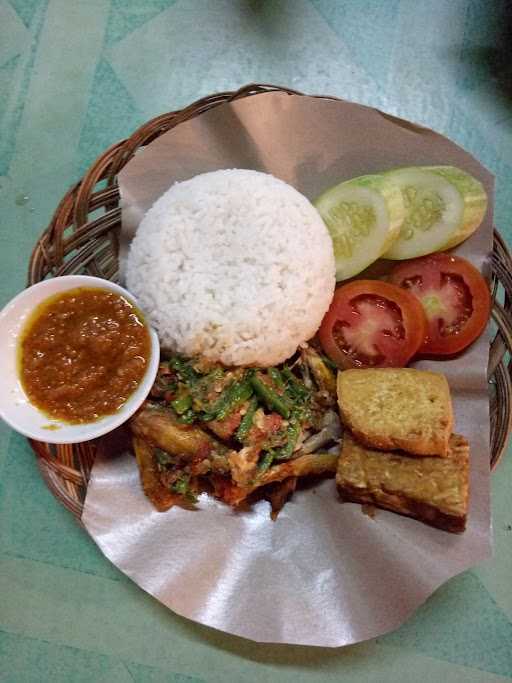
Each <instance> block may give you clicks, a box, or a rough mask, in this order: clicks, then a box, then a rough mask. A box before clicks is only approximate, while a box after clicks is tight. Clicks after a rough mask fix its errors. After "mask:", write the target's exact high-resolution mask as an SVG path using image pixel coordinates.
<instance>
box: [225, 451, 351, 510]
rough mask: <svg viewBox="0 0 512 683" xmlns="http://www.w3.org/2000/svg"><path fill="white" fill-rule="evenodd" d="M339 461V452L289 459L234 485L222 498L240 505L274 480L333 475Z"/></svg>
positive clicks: (311, 454) (312, 454) (232, 503)
mask: <svg viewBox="0 0 512 683" xmlns="http://www.w3.org/2000/svg"><path fill="white" fill-rule="evenodd" d="M337 463H338V454H337V453H308V454H307V455H300V456H299V457H298V458H294V459H293V460H287V461H285V462H283V463H281V464H279V465H274V466H273V467H270V468H269V469H268V470H266V471H265V472H262V473H261V474H260V475H259V476H257V477H256V479H255V480H254V481H253V482H252V483H251V484H250V485H248V486H237V485H236V484H235V485H233V487H232V488H230V490H229V496H228V497H227V498H222V500H225V502H227V503H229V504H230V505H234V506H236V505H239V504H240V503H241V502H242V501H243V500H245V498H247V496H249V495H250V494H251V493H252V492H253V491H256V489H258V488H260V487H261V486H266V485H267V484H271V483H273V482H281V481H283V480H284V479H288V478H289V477H307V476H311V477H318V476H325V475H327V476H328V475H333V474H334V473H335V472H336V467H337Z"/></svg>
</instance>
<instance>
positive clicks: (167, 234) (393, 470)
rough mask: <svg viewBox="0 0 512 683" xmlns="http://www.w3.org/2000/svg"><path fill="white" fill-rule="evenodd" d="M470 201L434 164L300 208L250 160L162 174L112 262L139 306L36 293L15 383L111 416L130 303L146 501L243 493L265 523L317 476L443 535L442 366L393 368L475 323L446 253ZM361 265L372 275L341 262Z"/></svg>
mask: <svg viewBox="0 0 512 683" xmlns="http://www.w3.org/2000/svg"><path fill="white" fill-rule="evenodd" d="M486 207H487V197H486V194H485V191H484V189H483V187H482V185H481V183H480V182H479V181H477V180H476V179H475V178H473V177H472V176H470V175H468V174H467V173H466V172H464V171H462V170H460V169H457V168H454V167H450V166H428V167H415V168H401V169H394V170H391V171H389V170H388V171H385V172H383V173H382V174H372V175H367V176H363V177H359V178H355V179H352V180H349V181H345V182H342V183H340V184H338V185H336V186H335V187H333V188H331V189H330V190H327V191H326V192H324V193H323V194H322V195H321V196H320V197H319V198H318V199H317V200H316V201H315V202H314V203H313V204H312V203H310V202H309V200H308V199H307V198H306V197H304V196H303V195H302V194H300V193H299V192H298V191H296V190H295V189H294V188H292V187H291V186H290V185H287V184H286V183H284V182H283V181H281V180H278V179H277V178H275V177H273V176H271V175H269V174H265V173H260V172H256V171H251V170H242V169H232V170H223V171H215V172H211V173H205V174H202V175H199V176H195V177H194V178H191V179H190V180H187V181H184V182H181V183H176V184H174V185H173V186H172V187H171V188H170V189H169V190H168V191H167V192H166V193H165V194H164V195H162V197H160V199H158V200H157V201H156V203H155V204H154V205H153V207H152V208H151V209H150V210H149V211H148V212H147V214H146V216H145V217H144V219H143V220H142V222H141V224H140V225H139V228H138V230H137V233H136V236H135V238H134V240H133V242H132V244H131V248H130V252H129V255H128V259H127V264H126V280H127V286H128V289H129V291H130V292H131V293H133V295H134V296H135V297H136V298H137V302H138V304H137V305H140V309H141V311H143V312H144V315H143V314H142V313H140V311H139V310H138V309H137V308H136V307H134V306H133V305H132V304H131V303H130V302H128V301H126V300H123V298H122V297H119V296H115V295H113V294H112V293H110V294H109V293H108V292H101V291H100V290H98V289H94V288H90V289H87V288H83V289H80V290H72V291H70V292H67V293H65V294H61V295H59V296H58V297H55V298H53V299H50V300H48V301H46V302H45V303H44V305H41V307H40V308H39V309H38V310H37V311H36V313H34V315H33V317H32V318H31V319H30V320H29V322H28V323H27V324H26V326H25V329H24V332H23V334H22V335H21V337H20V339H21V341H20V366H19V367H20V370H19V372H20V377H21V380H22V384H23V386H24V388H25V392H26V394H27V396H28V398H29V400H30V401H33V402H34V404H35V405H37V406H38V407H39V408H40V409H41V410H42V411H44V412H45V413H46V414H47V415H48V416H49V417H54V418H58V419H61V420H64V421H69V422H80V421H83V422H90V421H93V420H95V419H98V418H100V417H102V416H104V415H108V414H111V413H114V412H115V411H117V410H119V409H120V408H121V407H122V406H123V404H125V402H126V401H127V400H128V398H129V396H130V394H131V393H133V392H134V391H135V390H136V389H137V387H138V386H139V385H140V383H141V381H142V379H143V377H144V374H145V372H146V368H147V364H148V359H149V356H150V346H149V337H148V332H147V329H146V327H145V319H144V316H146V319H147V320H148V321H149V322H150V323H151V325H152V326H153V327H154V329H155V330H156V332H157V334H158V337H159V341H160V346H161V358H160V365H159V369H158V373H157V376H156V379H155V381H154V384H153V387H152V389H151V391H150V394H149V396H148V397H147V399H146V401H145V402H144V403H143V405H142V406H141V407H140V409H139V410H138V411H137V412H136V414H135V415H134V416H133V417H132V418H131V419H130V421H129V427H130V430H131V435H132V443H133V449H134V453H135V456H136V459H137V463H138V466H139V470H140V479H141V484H142V488H143V490H144V492H145V494H146V495H147V497H148V498H149V499H150V501H151V502H152V503H153V505H154V507H155V508H156V509H157V510H159V511H166V510H168V509H169V508H171V507H172V506H174V505H179V506H181V507H183V508H192V507H194V506H195V504H196V502H197V501H198V499H199V497H200V496H202V495H211V496H214V497H215V498H217V499H218V500H221V501H223V502H224V503H226V504H228V505H231V506H233V507H236V508H241V507H243V506H244V505H249V504H251V502H253V501H254V500H256V499H258V498H259V499H261V498H263V499H266V500H268V501H269V502H270V504H271V515H272V518H273V519H275V518H276V517H277V515H278V513H279V511H280V510H281V509H282V508H283V506H284V504H285V503H286V501H287V500H288V499H289V498H290V497H291V496H292V495H293V492H294V491H295V489H296V488H297V487H298V486H300V485H301V482H304V481H307V480H310V479H311V478H316V477H335V479H336V486H337V489H338V492H339V495H340V497H341V499H342V500H343V501H351V502H359V503H363V504H365V505H372V506H375V507H381V508H385V509H387V510H391V511H393V512H397V513H400V514H403V515H407V516H410V517H414V518H416V519H418V520H420V521H423V522H425V523H428V524H430V525H433V526H436V527H439V528H441V529H444V530H446V531H452V532H461V531H463V530H464V528H465V524H466V518H467V510H468V495H469V490H468V487H469V484H468V482H469V474H468V473H469V444H468V443H467V441H466V440H465V439H464V437H463V436H460V435H457V434H454V433H453V422H454V420H453V409H452V403H451V397H450V389H449V386H448V383H447V381H446V379H445V377H444V375H443V374H442V365H441V364H440V365H439V372H427V371H423V370H416V369H413V368H407V367H406V366H407V365H408V364H409V363H410V362H411V361H412V360H415V359H417V358H421V357H429V358H446V357H452V356H453V355H454V354H458V353H460V352H461V351H463V350H464V349H465V348H466V347H468V346H469V345H470V344H472V343H473V342H474V341H475V340H476V339H477V337H478V336H479V335H480V334H481V332H482V331H483V329H484V328H485V326H486V324H487V321H488V318H489V312H490V305H491V299H490V293H489V289H488V285H487V283H486V281H485V280H484V278H483V277H482V276H481V274H480V273H479V271H478V270H477V269H476V268H475V267H474V266H473V265H472V264H471V263H469V262H468V261H466V260H465V259H462V258H460V257H458V256H455V255H453V254H451V253H450V252H449V251H448V250H449V249H451V248H453V247H454V246H456V245H458V244H460V243H461V242H462V241H463V240H465V239H466V238H467V237H469V236H470V235H471V234H472V233H473V232H474V231H475V230H476V229H477V228H478V226H479V225H480V223H481V222H482V220H483V217H484V214H485V211H486ZM377 259H385V260H386V262H387V266H386V267H385V268H384V269H383V271H382V272H384V273H385V274H384V275H381V276H380V277H379V278H377V279H376V278H371V277H369V276H367V275H364V274H363V275H361V276H360V273H362V271H363V270H365V269H366V268H367V267H368V266H370V265H371V264H372V263H373V262H375V261H376V260H377ZM393 262H394V263H393Z"/></svg>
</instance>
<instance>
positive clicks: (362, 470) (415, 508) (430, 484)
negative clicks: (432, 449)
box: [336, 433, 469, 532]
mask: <svg viewBox="0 0 512 683" xmlns="http://www.w3.org/2000/svg"><path fill="white" fill-rule="evenodd" d="M336 486H337V488H338V492H339V494H340V497H341V499H342V500H344V501H351V502H354V503H363V504H364V503H366V504H371V505H375V506H377V507H381V508H385V509H387V510H391V511H392V512H398V513H400V514H402V515H407V516H409V517H414V518H415V519H418V520H420V521H422V522H425V523H426V524H430V525H431V526H435V527H438V528H440V529H444V530H445V531H452V532H461V531H464V529H465V526H466V516H467V509H468V491H469V445H468V442H467V441H466V440H465V439H464V437H462V436H458V435H457V434H452V436H451V437H450V442H449V449H448V456H447V457H446V458H437V457H422V458H418V457H414V456H411V455H410V454H406V453H403V452H398V451H397V452H393V453H384V452H382V451H377V450H371V449H369V448H366V447H365V446H362V445H361V444H359V443H357V441H355V440H354V438H353V437H352V436H351V435H350V434H348V433H346V434H345V437H344V440H343V447H342V450H341V454H340V458H339V461H338V469H337V473H336Z"/></svg>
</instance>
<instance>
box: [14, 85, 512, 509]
mask: <svg viewBox="0 0 512 683" xmlns="http://www.w3.org/2000/svg"><path fill="white" fill-rule="evenodd" d="M269 91H283V92H287V93H289V94H296V95H300V94H301V93H297V92H296V91H293V90H289V89H287V88H279V87H276V86H272V85H248V86H246V87H244V88H241V89H240V90H238V91H236V92H224V93H218V94H216V95H210V96H209V97H204V98H203V99H200V100H198V101H197V102H194V103H193V104H191V105H190V106H188V107H186V108H185V109H181V110H179V111H173V112H169V113H168V114H163V115H161V116H158V117H156V118H154V119H152V120H151V121H149V122H148V123H146V124H144V125H143V126H141V128H139V129H138V130H137V131H136V132H135V133H134V134H133V135H132V136H131V137H130V138H128V139H127V140H123V141H121V142H118V143H117V144H115V145H113V146H112V147H110V148H109V149H108V150H107V151H106V152H105V153H104V154H102V155H101V156H100V157H99V158H98V159H97V160H96V161H95V163H94V164H93V165H92V166H91V168H90V169H89V170H88V171H87V173H86V174H85V176H84V177H83V178H82V180H80V182H78V183H77V184H76V185H75V186H74V187H73V188H71V189H70V190H69V192H68V193H67V194H66V195H65V197H64V198H63V199H62V201H61V203H60V204H59V206H58V207H57V210H56V212H55V215H54V216H53V219H52V221H51V223H50V225H49V226H48V228H47V229H46V230H45V232H44V233H43V234H42V236H41V237H40V239H39V240H38V242H37V244H36V246H35V249H34V251H33V254H32V258H31V260H30V267H29V274H28V284H29V285H32V284H34V283H36V282H39V281H40V280H44V279H45V278H48V277H58V276H60V275H71V274H77V273H84V274H89V275H96V276H97V277H102V278H106V279H109V280H116V279H117V276H118V268H117V266H118V262H117V236H118V231H119V228H120V225H121V210H120V208H119V192H118V187H117V174H118V173H119V171H120V170H121V169H122V168H123V167H124V166H125V164H126V163H127V162H128V161H129V160H130V159H131V157H132V156H133V155H134V154H135V152H136V151H137V149H139V147H143V146H144V145H147V144H148V143H150V142H151V141H152V140H154V139H155V138H157V137H158V136H159V135H162V133H165V132H166V131H168V130H170V129H171V128H174V127H175V126H178V125H179V124H180V123H183V122H184V121H187V120H189V119H191V118H194V117H195V116H198V115H199V114H201V113H202V112H205V111H207V110H208V109H212V108H213V107H217V106H218V105H220V104H223V103H224V102H230V101H233V100H236V99H240V98H243V97H252V96H255V95H258V94H260V93H264V92H269ZM329 99H336V98H329ZM492 292H493V297H494V308H493V318H494V322H495V324H496V328H497V331H496V333H495V336H494V338H493V341H492V343H491V347H490V355H489V382H490V388H491V403H490V412H491V466H492V467H495V466H496V464H497V463H498V461H499V459H500V457H501V456H502V454H503V452H504V450H505V448H506V444H507V437H508V434H509V431H510V429H511V420H512V403H511V402H512V382H511V375H510V373H511V365H510V362H509V360H508V358H509V352H510V351H511V350H512V259H511V256H510V253H509V252H508V250H507V247H506V246H505V244H504V242H503V240H502V238H501V237H500V235H499V233H497V232H495V234H494V250H493V255H492ZM31 445H32V448H33V449H34V451H35V453H36V456H37V459H38V463H39V467H40V469H41V472H42V475H43V477H44V479H45V481H46V482H47V484H48V486H49V488H50V489H51V491H52V492H53V493H54V494H55V496H56V497H57V498H58V499H59V500H60V501H61V502H62V503H63V504H64V505H65V506H66V507H67V508H68V509H69V510H70V511H71V512H72V513H73V514H74V515H75V516H76V517H77V518H78V519H80V517H81V514H82V509H83V501H84V498H85V493H86V491H87V482H88V480H89V473H90V471H91V467H92V465H93V462H94V457H95V454H96V450H97V448H98V443H97V442H94V441H91V442H87V443H82V444H74V445H62V446H53V445H50V444H47V443H42V442H37V441H31Z"/></svg>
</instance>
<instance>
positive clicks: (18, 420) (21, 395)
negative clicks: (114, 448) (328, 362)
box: [0, 275, 160, 444]
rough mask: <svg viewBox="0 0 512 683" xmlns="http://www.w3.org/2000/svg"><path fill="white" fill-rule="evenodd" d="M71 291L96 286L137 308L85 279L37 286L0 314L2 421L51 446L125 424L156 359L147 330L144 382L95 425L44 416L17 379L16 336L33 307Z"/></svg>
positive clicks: (104, 284) (106, 285)
mask: <svg viewBox="0 0 512 683" xmlns="http://www.w3.org/2000/svg"><path fill="white" fill-rule="evenodd" d="M75 287H100V288H102V289H106V290H109V291H111V292H115V293H116V294H120V295H121V296H124V297H125V298H126V299H127V300H128V301H130V303H133V304H135V305H136V306H137V307H138V304H137V301H136V299H135V298H134V297H133V296H132V295H131V294H130V292H127V291H126V289H124V288H123V287H120V286H119V285H116V284H115V283H114V282H110V281H109V280H103V279H101V278H99V277H90V276H88V275H65V276H62V277H56V278H51V279H50V280H44V281H43V282H39V283H38V284H36V285H33V286H32V287H29V288H28V289H25V290H24V291H23V292H21V293H20V294H18V296H16V297H15V298H14V299H13V300H12V301H10V302H9V303H8V304H7V305H6V306H5V308H4V309H3V310H2V312H1V313H0V330H1V334H0V377H1V378H2V381H1V385H0V417H1V418H2V419H3V420H5V422H7V424H8V425H10V426H11V427H12V428H13V429H15V430H16V431H17V432H19V433H20V434H23V435H24V436H27V437H29V438H30V439H36V440H37V441H46V442H49V443H60V444H63V443H79V442H81V441H89V440H90V439H95V438H96V437H98V436H102V435H103V434H106V433H107V432H111V431H112V430H113V429H115V428H116V427H119V425H121V424H123V422H126V420H128V418H129V417H131V415H133V413H134V412H135V411H136V410H137V408H139V407H140V405H141V404H142V402H143V401H144V399H145V398H146V396H147V395H148V394H149V391H150V389H151V387H152V385H153V382H154V380H155V377H156V373H157V370H158V363H159V360H160V347H159V343H158V337H157V335H156V332H155V331H154V330H153V329H152V328H151V327H150V326H149V324H148V323H146V325H147V329H148V331H149V336H150V339H151V357H150V359H149V363H148V366H147V369H146V374H145V375H144V377H143V379H142V381H141V382H140V384H139V386H138V387H137V389H136V390H135V391H134V392H133V394H131V396H130V397H129V398H128V400H127V401H126V403H124V404H123V405H122V406H121V407H120V408H119V410H117V411H116V412H115V413H113V414H112V415H106V416H105V417H102V418H100V419H99V420H96V421H94V422H85V423H83V424H69V423H66V422H63V421H62V422H61V421H60V420H56V419H53V418H50V417H48V416H47V415H45V413H43V412H42V411H41V410H39V409H38V408H37V407H36V406H34V405H33V404H32V403H30V401H29V399H28V398H27V396H26V394H25V392H24V391H23V387H22V385H21V382H20V378H19V376H18V367H17V350H18V342H19V337H20V333H21V331H22V330H23V327H24V325H25V322H26V320H27V318H28V317H29V316H30V314H31V313H32V312H33V310H34V308H35V307H36V306H37V305H38V304H40V303H41V302H42V301H44V300H45V299H47V298H48V297H50V296H53V295H54V294H57V293H58V292H65V291H67V290H70V289H74V288H75Z"/></svg>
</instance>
